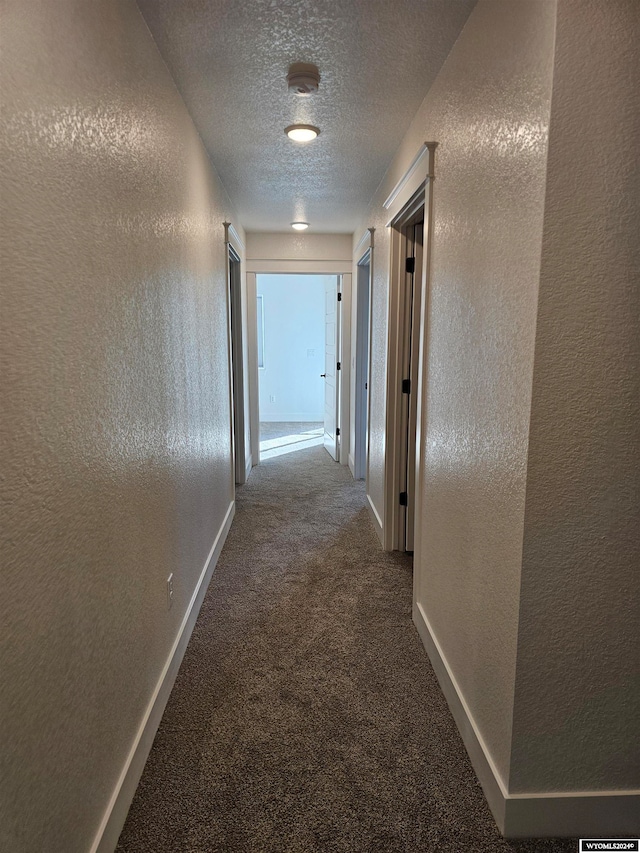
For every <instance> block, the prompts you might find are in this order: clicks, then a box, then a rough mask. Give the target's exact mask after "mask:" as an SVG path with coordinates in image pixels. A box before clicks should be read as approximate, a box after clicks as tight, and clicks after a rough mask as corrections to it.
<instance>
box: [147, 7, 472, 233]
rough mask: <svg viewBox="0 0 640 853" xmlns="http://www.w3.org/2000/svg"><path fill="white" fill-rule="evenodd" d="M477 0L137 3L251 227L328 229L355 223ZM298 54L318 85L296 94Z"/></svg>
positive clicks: (242, 216)
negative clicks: (300, 140) (291, 79)
mask: <svg viewBox="0 0 640 853" xmlns="http://www.w3.org/2000/svg"><path fill="white" fill-rule="evenodd" d="M475 3H476V0H316V2H309V0H138V5H139V6H140V9H141V11H142V14H143V15H144V17H145V19H146V21H147V24H148V26H149V29H150V30H151V32H152V34H153V36H154V38H155V40H156V42H157V44H158V47H159V48H160V51H161V53H162V55H163V56H164V58H165V60H166V62H167V65H168V66H169V69H170V70H171V73H172V74H173V77H174V79H175V81H176V83H177V86H178V89H179V90H180V92H181V94H182V97H183V98H184V100H185V102H186V104H187V107H188V109H189V112H190V113H191V116H192V117H193V120H194V122H195V124H196V126H197V128H198V130H199V132H200V134H201V136H202V139H203V141H204V144H205V145H206V146H207V148H208V150H209V153H210V155H211V159H212V162H213V164H214V165H215V167H216V169H217V171H218V173H219V174H220V177H221V178H222V182H223V183H224V185H225V187H226V189H227V192H228V193H229V195H230V197H231V200H232V201H233V202H234V204H235V206H236V208H237V210H238V214H239V216H240V220H241V222H242V224H243V225H244V227H245V228H246V229H247V230H248V231H290V223H291V222H292V221H293V220H294V219H304V220H307V221H309V222H310V223H311V228H310V231H311V230H313V231H323V232H351V231H353V230H354V227H355V225H356V222H357V221H358V219H359V218H360V217H361V216H362V215H363V213H364V211H365V209H366V206H367V204H368V202H369V201H370V200H371V197H372V196H373V193H374V192H375V190H376V188H377V187H378V185H379V183H380V181H381V180H382V177H383V175H384V173H385V171H386V169H387V168H388V166H389V164H390V162H391V158H392V156H393V154H394V152H395V150H396V148H397V147H398V145H399V143H400V141H401V139H402V136H403V135H404V133H405V131H406V129H407V127H408V126H409V123H410V122H411V119H412V118H413V116H414V114H415V112H416V110H417V109H418V106H419V105H420V103H421V101H422V100H423V98H424V96H425V95H426V93H427V92H428V90H429V88H430V86H431V84H432V83H433V81H434V79H435V77H436V75H437V73H438V71H439V69H440V67H441V66H442V63H443V62H444V60H445V59H446V57H447V55H448V53H449V51H450V50H451V47H452V46H453V43H454V42H455V40H456V38H457V36H458V34H459V33H460V30H461V29H462V27H463V26H464V23H465V21H466V20H467V18H468V16H469V13H470V12H471V9H472V8H473V6H474V5H475ZM292 62H312V63H315V64H316V65H317V66H318V67H319V69H320V75H321V81H320V89H319V91H318V93H317V94H316V95H314V96H312V97H311V98H299V97H296V96H295V95H292V94H290V93H289V91H288V89H287V82H286V75H287V70H288V68H289V65H290V64H291V63H292ZM298 122H301V123H305V124H314V125H317V126H318V127H320V129H321V134H320V136H319V137H318V139H317V140H315V141H314V142H312V143H309V144H308V145H300V144H296V143H293V142H291V141H290V140H289V139H287V137H286V136H285V135H284V128H285V127H287V126H288V125H290V124H294V123H298Z"/></svg>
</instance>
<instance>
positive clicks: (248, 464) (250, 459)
mask: <svg viewBox="0 0 640 853" xmlns="http://www.w3.org/2000/svg"><path fill="white" fill-rule="evenodd" d="M252 468H253V456H252V455H251V454H249V455H248V456H247V459H246V464H245V482H246V481H247V480H248V479H249V474H250V473H251V469H252Z"/></svg>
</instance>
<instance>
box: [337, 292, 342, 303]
mask: <svg viewBox="0 0 640 853" xmlns="http://www.w3.org/2000/svg"><path fill="white" fill-rule="evenodd" d="M338 302H342V294H341V293H340V291H338Z"/></svg>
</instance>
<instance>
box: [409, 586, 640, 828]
mask: <svg viewBox="0 0 640 853" xmlns="http://www.w3.org/2000/svg"><path fill="white" fill-rule="evenodd" d="M413 621H414V624H415V626H416V628H417V629H418V634H419V635H420V639H421V640H422V643H423V645H424V647H425V650H426V652H427V655H428V656H429V660H430V661H431V664H432V666H433V669H434V671H435V673H436V676H437V678H438V682H439V683H440V687H441V689H442V692H443V693H444V696H445V698H446V700H447V703H448V705H449V709H450V711H451V713H452V715H453V718H454V720H455V722H456V725H457V727H458V730H459V731H460V734H461V736H462V740H463V742H464V745H465V748H466V750H467V753H468V754H469V758H470V759H471V764H472V766H473V769H474V771H475V773H476V776H477V777H478V780H479V782H480V784H481V786H482V790H483V792H484V795H485V797H486V799H487V803H488V804H489V808H490V809H491V811H492V813H493V817H494V819H495V822H496V824H497V825H498V829H499V830H500V832H501V833H502V834H503V835H504V836H505V837H506V838H561V837H570V838H572V837H579V836H581V837H583V838H584V837H585V836H594V837H601V838H602V837H606V836H609V835H611V836H614V835H618V836H625V835H626V836H627V837H637V836H638V834H639V833H640V819H639V818H638V817H637V816H638V815H640V791H568V792H557V793H556V792H553V793H535V792H534V793H526V794H509V793H508V791H507V788H506V786H505V783H504V781H503V779H502V777H501V775H500V773H499V771H498V769H497V767H496V765H495V763H494V761H493V759H492V757H491V753H490V752H489V749H488V747H487V745H486V743H485V742H484V740H483V738H482V735H481V734H480V731H479V729H478V726H477V725H476V722H475V720H474V718H473V715H472V714H471V711H470V709H469V707H468V706H467V703H466V702H465V700H464V696H463V695H462V691H461V690H460V687H459V685H458V683H457V681H456V679H455V676H454V675H453V672H452V671H451V668H450V667H449V664H448V662H447V659H446V657H445V655H444V652H443V650H442V648H441V647H440V644H439V643H438V640H437V639H436V637H435V634H434V632H433V629H432V627H431V625H430V623H429V620H428V619H427V616H426V614H425V612H424V610H423V608H422V605H421V604H420V602H418V601H415V602H414V605H413Z"/></svg>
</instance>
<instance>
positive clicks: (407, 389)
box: [402, 379, 411, 394]
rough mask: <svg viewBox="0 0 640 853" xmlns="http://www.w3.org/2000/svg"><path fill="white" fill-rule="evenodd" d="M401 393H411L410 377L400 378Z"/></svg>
mask: <svg viewBox="0 0 640 853" xmlns="http://www.w3.org/2000/svg"><path fill="white" fill-rule="evenodd" d="M402 393H403V394H410V393H411V380H410V379H403V380H402Z"/></svg>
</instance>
